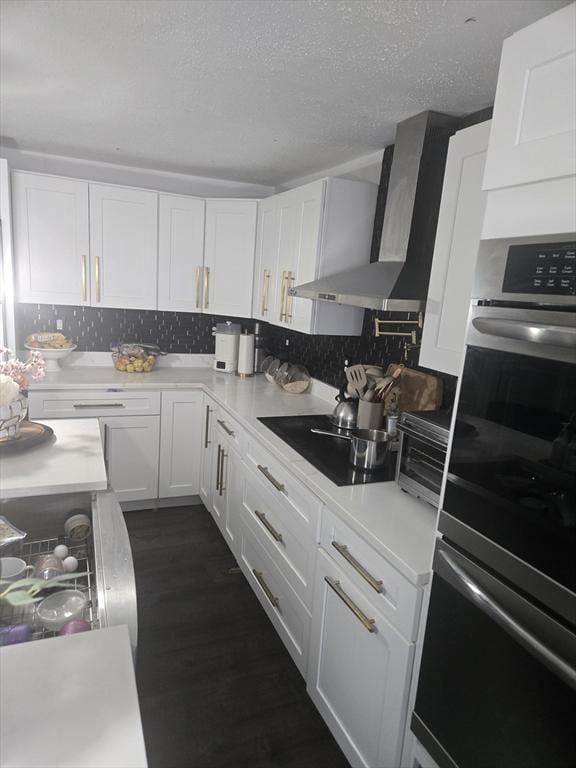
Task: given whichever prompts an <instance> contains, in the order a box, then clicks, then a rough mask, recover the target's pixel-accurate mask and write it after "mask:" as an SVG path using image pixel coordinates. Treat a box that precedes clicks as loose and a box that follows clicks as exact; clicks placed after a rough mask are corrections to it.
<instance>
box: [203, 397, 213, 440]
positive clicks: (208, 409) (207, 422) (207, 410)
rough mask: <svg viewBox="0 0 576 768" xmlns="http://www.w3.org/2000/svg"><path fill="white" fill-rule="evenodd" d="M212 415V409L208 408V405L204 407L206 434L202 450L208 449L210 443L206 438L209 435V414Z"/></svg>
mask: <svg viewBox="0 0 576 768" xmlns="http://www.w3.org/2000/svg"><path fill="white" fill-rule="evenodd" d="M211 413H212V408H210V406H209V405H207V406H206V432H205V433H204V448H208V446H209V445H210V443H211V440H208V436H209V435H210V414H211Z"/></svg>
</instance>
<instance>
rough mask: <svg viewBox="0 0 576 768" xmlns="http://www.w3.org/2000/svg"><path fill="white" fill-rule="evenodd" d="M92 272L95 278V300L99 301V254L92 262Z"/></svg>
mask: <svg viewBox="0 0 576 768" xmlns="http://www.w3.org/2000/svg"><path fill="white" fill-rule="evenodd" d="M94 273H95V275H94V276H95V278H96V302H97V303H100V301H101V298H102V296H101V286H100V256H96V260H95V263H94Z"/></svg>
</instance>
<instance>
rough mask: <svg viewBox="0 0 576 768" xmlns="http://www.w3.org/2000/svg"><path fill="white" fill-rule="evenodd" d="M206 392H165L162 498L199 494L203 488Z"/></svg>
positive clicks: (161, 453)
mask: <svg viewBox="0 0 576 768" xmlns="http://www.w3.org/2000/svg"><path fill="white" fill-rule="evenodd" d="M202 406H203V393H202V392H201V391H200V390H195V391H194V390H193V391H189V392H178V391H176V392H163V393H162V423H161V427H160V478H159V484H158V495H159V497H160V498H161V499H168V498H173V497H178V496H196V495H197V494H198V493H199V490H200V464H201V451H202V447H201V446H202V443H201V441H200V436H201V432H202Z"/></svg>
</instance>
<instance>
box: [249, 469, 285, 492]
mask: <svg viewBox="0 0 576 768" xmlns="http://www.w3.org/2000/svg"><path fill="white" fill-rule="evenodd" d="M256 466H257V467H258V469H259V470H260V472H262V474H263V475H264V477H265V478H266V480H268V481H269V482H271V483H272V485H273V486H274V488H276V490H277V491H280V493H286V486H285V485H283V484H282V483H279V482H278V480H276V478H275V477H274V475H271V474H270V472H269V471H268V467H263V466H262V464H257V465H256Z"/></svg>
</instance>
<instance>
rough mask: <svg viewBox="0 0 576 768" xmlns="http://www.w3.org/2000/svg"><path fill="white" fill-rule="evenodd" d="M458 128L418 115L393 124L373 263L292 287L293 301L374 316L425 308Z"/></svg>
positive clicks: (446, 119) (451, 121)
mask: <svg viewBox="0 0 576 768" xmlns="http://www.w3.org/2000/svg"><path fill="white" fill-rule="evenodd" d="M459 122H460V121H459V119H458V118H454V117H451V116H449V115H444V114H441V113H440V112H421V113H420V114H418V115H414V117H410V118H408V119H407V120H404V121H403V122H401V123H398V125H397V127H396V139H395V142H394V155H393V159H392V167H391V169H390V180H389V183H388V194H387V196H386V209H385V213H384V224H383V227H382V239H381V241H380V250H379V255H378V261H376V262H373V263H371V264H367V265H366V266H365V267H357V268H355V269H351V270H348V271H346V272H338V273H336V274H334V275H327V276H326V277H323V278H321V279H319V280H313V281H312V282H310V283H304V284H303V285H297V286H296V287H295V288H293V289H292V290H291V291H290V293H291V295H292V296H298V297H300V298H305V299H316V300H320V301H331V302H335V303H338V304H351V305H353V306H355V307H364V308H366V309H376V310H395V311H402V312H413V311H419V310H423V309H424V308H425V306H426V295H427V293H428V281H429V279H430V268H431V266H432V255H433V252H434V240H435V237H436V224H437V221H438V210H439V208H440V198H441V196H442V182H443V179H444V166H445V164H446V153H447V151H448V140H449V138H450V136H451V135H452V134H453V133H454V132H455V131H456V130H457V128H458V126H459ZM376 229H377V228H376Z"/></svg>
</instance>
